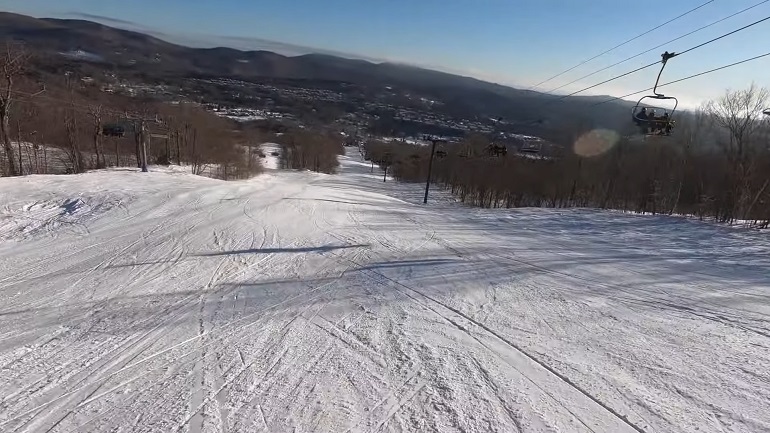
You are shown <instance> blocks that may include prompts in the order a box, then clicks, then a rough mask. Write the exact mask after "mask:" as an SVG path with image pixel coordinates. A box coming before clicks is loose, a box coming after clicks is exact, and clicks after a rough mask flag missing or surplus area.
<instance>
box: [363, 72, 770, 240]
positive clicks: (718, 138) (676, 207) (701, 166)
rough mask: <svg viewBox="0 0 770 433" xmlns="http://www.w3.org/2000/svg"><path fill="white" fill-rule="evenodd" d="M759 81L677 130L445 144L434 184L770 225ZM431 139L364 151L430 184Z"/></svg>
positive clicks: (466, 192) (552, 203)
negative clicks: (528, 151)
mask: <svg viewBox="0 0 770 433" xmlns="http://www.w3.org/2000/svg"><path fill="white" fill-rule="evenodd" d="M769 95H770V93H769V92H768V90H767V89H764V88H759V87H756V86H754V85H752V86H750V87H748V88H747V89H743V90H727V91H726V92H725V93H724V95H723V96H722V97H720V98H718V99H716V100H713V101H710V102H708V103H706V104H704V105H703V106H702V107H701V108H700V109H698V110H697V111H696V112H695V113H694V115H692V116H686V117H682V118H680V121H679V123H678V124H677V125H676V128H675V130H674V132H673V134H672V135H671V136H648V137H644V136H642V135H640V136H625V137H624V136H620V135H618V134H616V133H614V132H613V131H607V130H599V129H590V128H584V129H580V128H576V129H575V130H573V131H572V133H571V134H568V135H567V136H566V137H565V142H564V144H566V145H567V147H565V149H564V151H563V152H562V153H561V154H559V155H555V156H553V157H537V156H532V155H515V154H512V153H508V154H507V155H505V156H503V155H498V156H495V155H491V154H490V153H489V152H488V151H487V149H488V148H489V146H490V144H491V143H490V142H489V141H488V140H487V139H486V138H485V137H483V136H480V135H474V134H471V135H469V136H467V137H466V138H465V139H464V140H463V141H462V142H460V143H449V144H446V143H445V144H439V145H438V147H437V150H436V155H435V157H434V162H433V167H432V175H431V181H432V182H434V183H436V184H438V185H439V186H442V187H445V188H448V189H450V190H451V191H452V193H453V194H455V195H456V196H457V197H458V199H459V200H461V201H463V202H466V203H470V204H473V205H476V206H481V207H493V208H494V207H506V208H510V207H533V206H534V207H592V208H603V209H617V210H623V211H631V212H640V213H653V214H668V215H672V214H677V215H688V216H697V217H698V218H701V219H707V218H708V219H714V220H716V221H719V222H724V223H735V222H737V221H741V222H744V223H746V224H749V225H752V226H757V227H768V225H770V119H768V116H766V115H764V114H763V111H764V109H765V108H767V104H768V103H769V102H770V99H769ZM430 149H431V147H430V146H419V145H409V144H405V143H400V142H382V141H376V140H370V141H369V142H368V143H366V146H365V151H366V157H367V158H368V159H371V160H372V161H374V162H376V163H377V164H378V165H379V166H380V167H381V168H387V169H388V170H389V171H390V173H391V174H392V175H393V176H394V177H395V178H396V179H398V180H402V181H409V182H425V180H426V179H427V176H428V168H429V165H430V164H429V160H430V156H431V155H430Z"/></svg>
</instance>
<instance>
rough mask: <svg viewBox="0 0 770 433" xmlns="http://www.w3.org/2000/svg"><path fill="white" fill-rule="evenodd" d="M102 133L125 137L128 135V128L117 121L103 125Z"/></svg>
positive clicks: (109, 135)
mask: <svg viewBox="0 0 770 433" xmlns="http://www.w3.org/2000/svg"><path fill="white" fill-rule="evenodd" d="M102 135H105V136H107V137H124V136H125V135H126V128H124V127H123V126H122V125H119V124H117V123H111V124H107V125H104V126H103V127H102Z"/></svg>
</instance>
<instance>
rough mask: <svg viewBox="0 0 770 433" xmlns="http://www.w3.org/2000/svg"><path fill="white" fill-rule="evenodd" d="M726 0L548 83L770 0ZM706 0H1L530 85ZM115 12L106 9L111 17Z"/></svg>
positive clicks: (714, 78) (741, 82)
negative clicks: (652, 0) (661, 1)
mask: <svg viewBox="0 0 770 433" xmlns="http://www.w3.org/2000/svg"><path fill="white" fill-rule="evenodd" d="M760 1H761V0H715V1H713V2H712V3H711V4H709V5H707V6H705V7H703V8H701V9H699V10H698V11H696V12H693V13H692V14H690V15H688V16H686V17H684V18H681V19H679V20H677V21H675V22H673V23H671V24H668V25H666V26H664V27H662V28H661V29H659V30H657V31H655V32H654V33H652V34H649V35H647V36H645V37H643V38H640V39H638V40H635V41H633V42H631V43H629V44H627V45H625V46H623V47H620V48H618V49H616V50H614V51H613V52H611V53H609V54H606V55H604V56H601V57H600V58H598V59H595V60H593V61H591V62H589V63H587V64H585V65H583V66H581V67H580V68H577V69H575V70H573V71H571V72H569V73H567V74H565V75H563V76H561V77H559V78H557V79H555V80H553V81H551V82H548V83H546V84H544V85H543V86H542V87H540V88H539V90H544V91H549V90H551V89H553V88H555V87H558V86H561V85H562V84H565V83H567V82H569V81H572V80H574V79H576V78H579V77H581V76H583V75H585V74H588V73H590V72H593V71H594V70H596V69H599V68H602V67H604V66H608V65H610V64H612V63H615V62H617V61H619V60H622V59H624V58H626V57H629V56H632V55H635V54H637V53H639V52H641V51H645V50H647V49H649V48H652V47H653V46H655V45H658V44H661V43H664V42H666V41H668V40H670V39H673V38H676V37H678V36H680V35H683V34H685V33H687V32H689V31H691V30H694V29H696V28H698V27H701V26H703V25H705V24H709V23H711V22H713V21H716V20H718V19H721V18H723V17H725V16H727V15H730V14H732V13H734V12H737V11H739V10H741V9H744V8H746V7H748V6H751V5H754V4H756V3H759V2H760ZM702 3H705V0H677V1H675V2H669V3H666V4H665V7H663V6H660V7H658V6H656V4H655V3H650V2H644V1H642V2H632V1H625V0H518V1H517V0H365V1H362V0H326V1H318V0H281V1H272V0H271V1H268V0H216V1H210V0H152V1H150V0H130V1H125V0H124V1H113V0H0V9H2V10H5V11H13V12H19V13H24V14H29V15H33V16H38V17H43V16H49V17H68V18H77V17H78V16H79V15H80V14H90V15H93V16H100V17H105V18H111V19H117V20H121V21H125V22H126V23H117V22H106V23H108V24H113V25H117V26H122V27H134V28H141V29H143V30H148V31H156V32H162V33H163V34H164V37H165V38H166V39H172V40H173V41H174V42H183V43H186V44H188V45H198V46H212V45H230V46H235V47H236V48H260V49H272V50H276V51H282V52H285V53H289V54H296V53H301V52H307V51H311V50H319V51H325V52H333V53H343V54H346V55H350V56H360V57H364V58H367V59H378V60H390V61H399V62H406V63H410V64H415V65H420V66H426V67H430V68H434V69H440V70H445V71H447V72H454V73H460V74H463V75H470V76H475V77H478V78H481V79H485V80H489V81H493V82H497V83H501V84H507V85H513V86H514V87H524V88H526V87H529V86H531V85H534V84H536V83H538V82H540V81H542V80H544V79H545V78H548V77H550V76H552V75H555V74H557V73H559V72H561V71H563V70H565V69H567V68H570V67H572V66H574V65H576V64H577V63H579V62H581V61H583V60H585V59H587V58H590V57H593V56H594V55H596V54H599V53H601V52H603V51H605V50H606V49H609V48H611V47H613V46H615V45H617V44H619V43H621V42H623V41H625V40H627V39H629V38H632V37H634V36H636V35H638V34H640V33H642V32H644V31H646V30H649V29H650V28H652V27H655V26H657V25H659V24H662V23H663V22H665V21H668V20H669V19H671V18H673V17H675V16H677V15H679V14H681V13H683V12H685V11H687V10H690V9H692V8H694V7H696V6H698V5H700V4H702ZM766 16H770V2H768V3H765V4H763V5H761V6H758V7H756V8H754V9H752V10H751V11H749V12H746V13H743V14H741V15H738V16H736V17H733V18H730V19H728V20H726V21H724V22H722V23H720V24H717V25H715V26H713V27H710V28H708V29H706V30H702V31H700V32H697V33H695V34H693V35H691V36H688V37H686V38H683V39H681V40H679V41H676V42H674V43H672V44H670V45H667V46H665V47H663V48H660V49H658V50H655V51H653V52H650V53H648V54H645V55H643V56H641V57H638V58H636V59H633V60H631V61H629V62H626V63H624V64H622V65H619V66H616V67H614V68H611V69H608V70H607V71H604V72H601V73H599V74H596V75H594V76H592V77H590V78H587V79H585V80H583V81H579V82H577V83H575V84H573V85H570V86H567V87H565V88H563V89H561V90H560V92H564V91H567V92H571V91H575V90H579V89H582V88H584V87H588V86H590V85H592V84H595V83H598V82H600V81H603V80H604V79H607V78H610V77H613V76H615V75H618V74H620V73H623V72H626V71H628V70H631V69H634V68H636V67H639V66H642V65H645V64H647V63H651V62H653V61H655V60H658V59H659V56H660V53H661V52H662V51H664V49H668V50H669V51H681V50H684V49H686V48H689V47H691V46H694V45H697V44H699V43H701V42H704V41H706V40H709V39H711V38H713V37H716V36H719V35H721V34H723V33H726V32H729V31H732V30H734V29H736V28H739V27H741V26H743V25H746V24H748V23H750V22H753V21H756V20H758V19H760V18H764V17H766ZM102 21H104V20H102ZM769 37H770V20H769V21H766V22H764V23H762V24H759V25H757V26H755V27H752V28H751V29H748V30H745V31H743V32H741V33H739V34H736V35H734V36H731V37H728V38H726V39H723V40H721V41H718V42H715V43H713V44H711V45H708V46H706V47H703V48H700V49H698V50H696V51H693V52H692V53H688V54H686V55H683V56H682V57H678V58H675V59H673V60H672V61H671V62H670V64H669V66H668V67H667V69H666V72H665V73H664V77H663V79H662V81H671V80H673V79H677V78H681V77H684V76H687V75H691V74H694V73H698V72H701V71H704V70H707V69H711V68H714V67H718V66H721V65H724V64H728V63H732V62H735V61H739V60H743V59H745V58H748V57H753V56H755V55H758V54H763V53H764V52H767V51H770V47H768V46H767V44H766V41H767V40H769ZM768 70H770V57H768V58H764V59H761V60H757V61H754V62H752V63H749V64H747V65H742V66H738V67H736V68H732V69H730V70H726V71H722V72H717V73H714V74H711V75H707V76H704V77H701V78H698V79H694V80H690V81H687V82H684V83H681V84H676V85H672V86H670V87H668V88H666V93H670V94H674V95H676V96H679V97H680V99H682V102H683V103H684V104H685V105H686V106H693V105H695V104H698V103H699V102H701V101H703V100H706V99H710V98H715V97H718V96H719V95H721V94H722V93H723V92H724V90H725V89H727V88H745V87H748V86H749V85H750V84H751V82H752V81H754V82H756V83H757V84H758V85H762V86H768V87H770V75H769V74H767V73H766V71H768ZM656 74H657V71H656V70H654V69H652V68H650V69H647V70H645V71H642V72H640V73H637V74H633V75H632V76H629V77H626V78H623V79H620V80H617V81H614V82H611V83H608V84H606V85H602V86H599V87H597V88H595V89H592V90H590V91H588V92H585V94H609V95H613V96H615V95H617V96H621V95H623V94H626V93H630V92H633V91H637V90H641V89H644V88H647V87H651V85H652V84H653V83H654V80H655V75H656Z"/></svg>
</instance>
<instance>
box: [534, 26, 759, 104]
mask: <svg viewBox="0 0 770 433" xmlns="http://www.w3.org/2000/svg"><path fill="white" fill-rule="evenodd" d="M767 20H770V16H767V17H765V18H762V19H760V20H757V21H754V22H753V23H751V24H747V25H745V26H743V27H741V28H739V29H736V30H733V31H731V32H729V33H725V34H723V35H721V36H717V37H716V38H713V39H711V40H708V41H706V42H703V43H700V44H698V45H695V46H694V47H690V48H688V49H686V50H684V51H681V52H678V53H672V54H671V55H670V56H669V58H674V57H679V56H681V55H682V54H686V53H689V52H691V51H693V50H696V49H698V48H702V47H704V46H706V45H708V44H710V43H712V42H716V41H718V40H720V39H723V38H726V37H727V36H731V35H734V34H736V33H738V32H740V31H743V30H746V29H748V28H750V27H753V26H755V25H757V24H760V23H762V22H765V21H767ZM659 63H661V62H660V61H657V62H654V63H650V64H647V65H645V66H642V67H640V68H636V69H634V70H632V71H629V72H626V73H623V74H620V75H617V76H615V77H613V78H609V79H607V80H604V81H602V82H601V83H597V84H594V85H592V86H588V87H586V88H583V89H580V90H577V91H575V92H572V93H570V94H568V95H564V96H560V97H559V98H558V99H554V100H550V101H547V102H544V103H543V105H548V104H550V103H553V102H559V101H562V100H564V99H567V98H569V97H570V96H574V95H577V94H578V93H583V92H585V91H586V90H590V89H593V88H594V87H598V86H601V85H602V84H607V83H609V82H611V81H615V80H617V79H620V78H623V77H625V76H628V75H631V74H633V73H636V72H639V71H642V70H644V69H647V68H650V67H652V66H655V65H657V64H659ZM658 87H660V86H658Z"/></svg>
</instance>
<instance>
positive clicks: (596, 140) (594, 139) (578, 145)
mask: <svg viewBox="0 0 770 433" xmlns="http://www.w3.org/2000/svg"><path fill="white" fill-rule="evenodd" d="M619 140H620V135H619V134H618V133H617V132H615V131H612V130H609V129H594V130H592V131H590V132H587V133H585V134H583V135H581V136H580V138H578V139H577V140H576V141H575V145H574V146H573V149H574V151H575V153H576V154H577V155H579V156H585V157H591V156H599V155H601V154H603V153H605V152H607V151H608V150H610V149H612V147H613V146H615V144H617V142H618V141H619Z"/></svg>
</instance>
